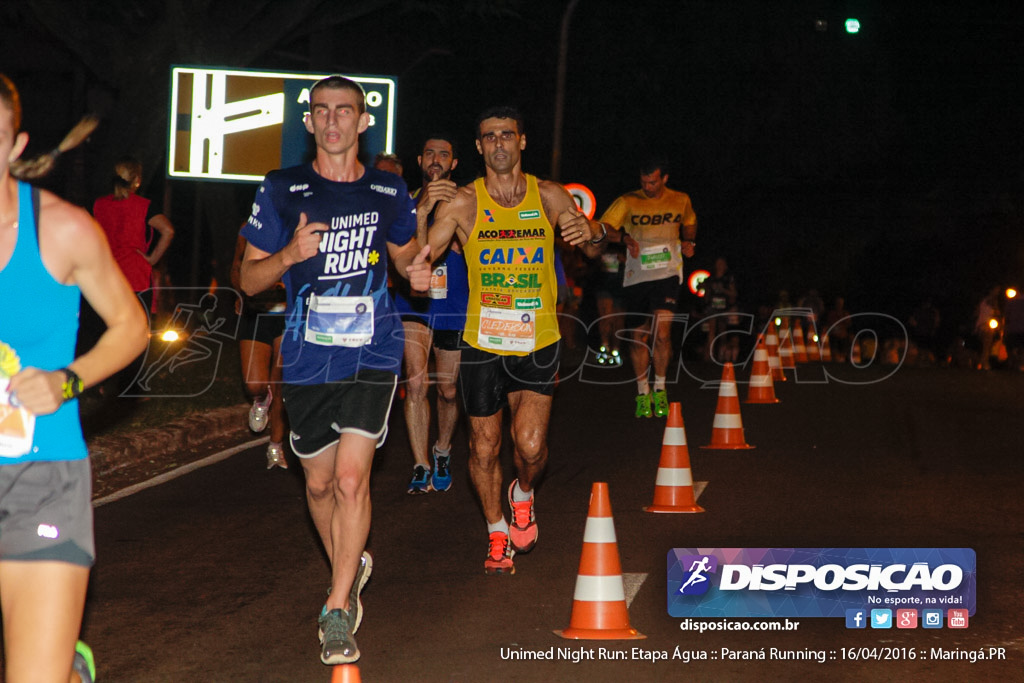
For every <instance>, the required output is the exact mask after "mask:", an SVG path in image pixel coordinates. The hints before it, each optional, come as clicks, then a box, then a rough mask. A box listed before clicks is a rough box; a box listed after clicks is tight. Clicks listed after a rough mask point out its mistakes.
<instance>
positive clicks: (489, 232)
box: [462, 174, 560, 356]
mask: <svg viewBox="0 0 1024 683" xmlns="http://www.w3.org/2000/svg"><path fill="white" fill-rule="evenodd" d="M473 186H474V189H475V190H476V222H475V223H474V224H473V230H472V232H471V233H470V235H469V239H468V240H467V241H466V244H464V245H463V249H462V251H463V253H464V254H465V256H466V267H467V268H468V269H469V306H468V308H467V314H466V328H465V331H464V332H463V339H464V340H465V341H466V343H467V344H469V345H470V346H472V347H475V348H477V349H481V350H483V351H489V352H491V353H497V354H500V355H508V356H524V355H526V354H528V353H530V352H532V351H536V350H537V349H542V348H544V347H545V346H549V345H551V344H554V343H555V342H557V341H558V340H559V338H560V336H559V334H558V317H557V315H556V313H555V298H556V295H557V293H558V283H557V281H556V276H555V262H554V259H555V258H556V256H555V230H554V228H552V226H551V224H550V223H549V222H548V219H547V216H546V215H545V214H544V207H543V206H542V205H541V201H540V191H539V190H538V189H537V178H536V177H535V176H532V175H529V174H527V175H526V196H525V197H523V201H522V202H520V203H519V205H518V206H515V207H512V208H505V207H503V206H499V205H498V204H497V203H496V202H495V201H494V200H493V199H491V196H490V195H489V194H488V193H487V187H486V186H485V185H484V179H483V178H478V179H477V180H476V182H474V183H473Z"/></svg>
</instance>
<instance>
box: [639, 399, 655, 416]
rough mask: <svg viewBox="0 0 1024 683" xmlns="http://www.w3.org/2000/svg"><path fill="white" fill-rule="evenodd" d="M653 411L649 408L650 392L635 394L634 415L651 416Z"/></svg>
mask: <svg viewBox="0 0 1024 683" xmlns="http://www.w3.org/2000/svg"><path fill="white" fill-rule="evenodd" d="M653 414H654V411H653V410H652V409H651V395H650V394H637V397H636V416H637V417H651V416H652V415H653Z"/></svg>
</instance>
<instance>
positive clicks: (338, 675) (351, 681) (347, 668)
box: [331, 664, 362, 683]
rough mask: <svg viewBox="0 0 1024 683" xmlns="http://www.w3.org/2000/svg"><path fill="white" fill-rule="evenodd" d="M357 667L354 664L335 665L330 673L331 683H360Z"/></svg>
mask: <svg viewBox="0 0 1024 683" xmlns="http://www.w3.org/2000/svg"><path fill="white" fill-rule="evenodd" d="M361 681H362V678H361V677H360V675H359V667H358V666H356V665H355V664H336V665H335V666H334V671H333V672H331V683H361Z"/></svg>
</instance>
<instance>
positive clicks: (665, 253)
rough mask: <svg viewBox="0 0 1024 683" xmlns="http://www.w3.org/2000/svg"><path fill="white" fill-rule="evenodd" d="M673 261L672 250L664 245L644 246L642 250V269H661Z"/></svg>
mask: <svg viewBox="0 0 1024 683" xmlns="http://www.w3.org/2000/svg"><path fill="white" fill-rule="evenodd" d="M670 263H672V251H671V250H670V249H669V248H668V247H666V246H664V245H660V244H659V245H656V246H653V247H643V248H642V249H641V250H640V269H641V270H659V269H661V268H668V266H669V264H670Z"/></svg>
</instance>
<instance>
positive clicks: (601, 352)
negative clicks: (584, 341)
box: [595, 344, 611, 365]
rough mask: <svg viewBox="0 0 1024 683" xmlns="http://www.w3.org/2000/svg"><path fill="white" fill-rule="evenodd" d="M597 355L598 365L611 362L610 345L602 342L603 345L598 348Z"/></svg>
mask: <svg viewBox="0 0 1024 683" xmlns="http://www.w3.org/2000/svg"><path fill="white" fill-rule="evenodd" d="M595 356H596V357H597V364H598V365H609V364H611V356H609V355H608V347H607V346H605V345H604V344H602V345H601V347H600V348H599V349H598V350H597V353H596V354H595Z"/></svg>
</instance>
